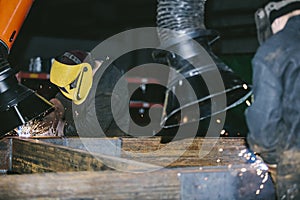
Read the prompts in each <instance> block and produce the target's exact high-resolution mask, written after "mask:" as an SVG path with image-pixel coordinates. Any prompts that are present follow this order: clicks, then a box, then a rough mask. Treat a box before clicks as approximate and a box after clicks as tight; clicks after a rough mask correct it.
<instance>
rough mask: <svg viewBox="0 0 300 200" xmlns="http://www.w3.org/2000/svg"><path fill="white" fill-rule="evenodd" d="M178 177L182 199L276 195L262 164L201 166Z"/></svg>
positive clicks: (256, 197) (269, 198) (244, 197)
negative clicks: (196, 170)
mask: <svg viewBox="0 0 300 200" xmlns="http://www.w3.org/2000/svg"><path fill="white" fill-rule="evenodd" d="M262 165H264V164H262ZM179 179H180V197H181V199H187V200H188V199H211V200H218V199H228V200H229V199H266V200H271V199H274V200H275V199H276V195H275V188H274V185H273V183H272V180H271V177H270V176H269V174H268V171H267V169H266V168H262V167H261V166H256V167H254V166H252V165H240V166H239V165H235V166H230V167H226V166H222V167H203V168H201V169H200V170H199V171H198V172H183V173H181V174H180V175H179Z"/></svg>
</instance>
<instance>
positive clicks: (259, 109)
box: [245, 60, 284, 163]
mask: <svg viewBox="0 0 300 200" xmlns="http://www.w3.org/2000/svg"><path fill="white" fill-rule="evenodd" d="M252 65H253V98H254V100H253V103H252V105H251V106H250V107H249V108H248V109H247V110H246V113H245V114H246V120H247V124H248V128H249V133H248V135H247V141H248V144H249V146H250V148H251V149H252V150H253V151H255V152H257V153H259V154H260V155H261V157H262V158H263V159H264V160H265V161H266V162H267V163H276V147H278V144H279V142H280V140H281V138H282V137H283V134H284V130H283V127H282V123H281V120H282V84H281V79H280V76H277V75H276V74H274V72H273V71H272V70H271V69H272V67H273V66H269V65H268V66H267V65H266V63H264V62H262V61H255V60H254V61H253V62H252Z"/></svg>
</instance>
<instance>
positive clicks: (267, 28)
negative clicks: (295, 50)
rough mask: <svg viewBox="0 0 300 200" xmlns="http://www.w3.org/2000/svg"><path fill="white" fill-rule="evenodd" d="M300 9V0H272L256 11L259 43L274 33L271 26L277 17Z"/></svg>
mask: <svg viewBox="0 0 300 200" xmlns="http://www.w3.org/2000/svg"><path fill="white" fill-rule="evenodd" d="M296 9H300V0H282V1H272V2H270V3H268V4H267V5H266V6H265V7H264V8H260V9H258V10H257V11H256V12H255V24H256V30H257V38H258V42H259V44H262V43H263V42H264V41H266V40H267V39H268V38H269V37H271V36H272V35H273V31H272V28H271V25H272V23H273V22H274V21H275V19H276V18H278V17H281V16H283V15H285V14H288V13H290V12H292V11H294V10H296Z"/></svg>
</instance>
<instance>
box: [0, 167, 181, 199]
mask: <svg viewBox="0 0 300 200" xmlns="http://www.w3.org/2000/svg"><path fill="white" fill-rule="evenodd" d="M177 174H178V171H171V170H168V171H165V170H163V171H155V172H148V173H122V172H116V171H103V172H64V173H43V174H27V175H9V176H2V177H1V176H0V179H1V181H0V188H1V190H0V198H1V199H20V198H21V199H41V198H58V199H72V198H75V199H80V198H84V199H88V198H93V199H95V198H96V199H179V196H180V194H179V193H180V187H179V180H178V176H177Z"/></svg>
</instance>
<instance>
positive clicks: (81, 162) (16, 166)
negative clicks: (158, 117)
mask: <svg viewBox="0 0 300 200" xmlns="http://www.w3.org/2000/svg"><path fill="white" fill-rule="evenodd" d="M156 168H157V166H154V165H150V164H145V163H140V162H135V161H131V160H127V159H123V158H118V157H113V156H108V155H102V154H99V153H91V152H87V151H84V150H79V149H73V148H69V147H64V146H60V145H54V144H51V143H45V142H41V141H36V140H24V139H13V156H12V171H13V172H16V173H42V172H67V171H98V170H114V169H119V170H126V171H142V170H148V169H156Z"/></svg>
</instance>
